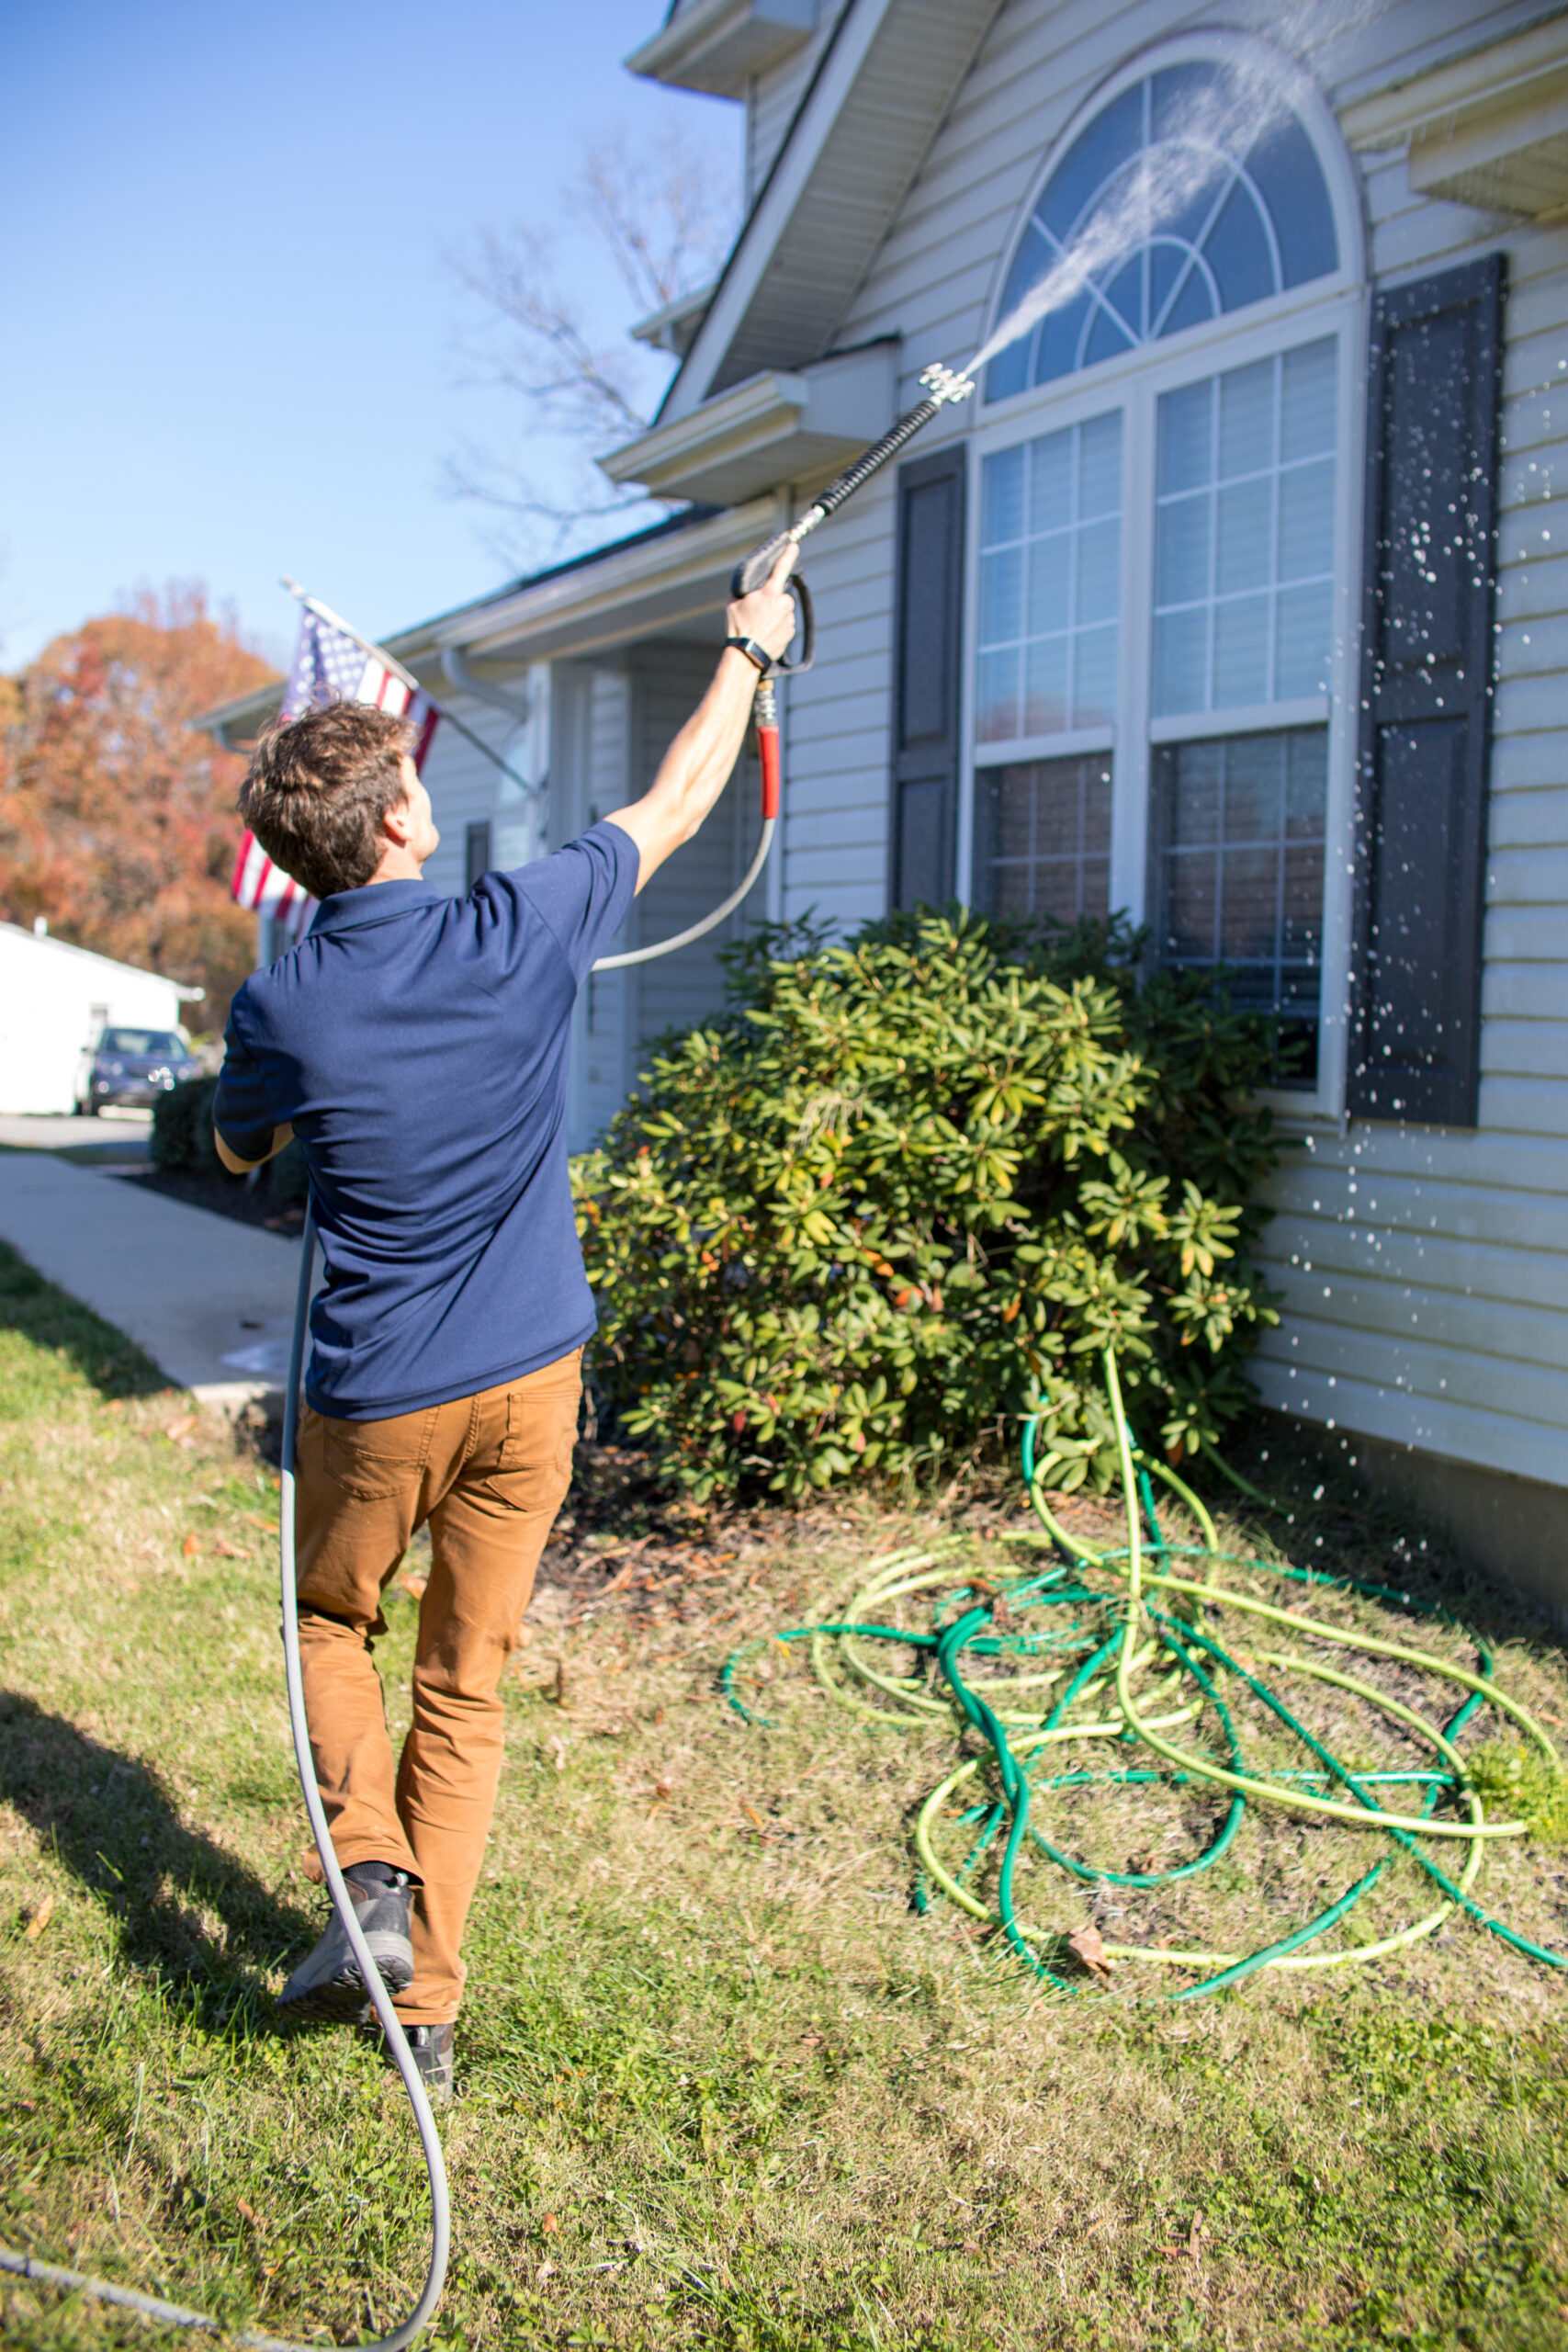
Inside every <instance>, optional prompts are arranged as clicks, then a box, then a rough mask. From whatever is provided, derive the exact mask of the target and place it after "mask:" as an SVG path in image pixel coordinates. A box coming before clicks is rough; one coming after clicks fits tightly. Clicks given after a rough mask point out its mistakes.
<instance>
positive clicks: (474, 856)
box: [463, 817, 490, 890]
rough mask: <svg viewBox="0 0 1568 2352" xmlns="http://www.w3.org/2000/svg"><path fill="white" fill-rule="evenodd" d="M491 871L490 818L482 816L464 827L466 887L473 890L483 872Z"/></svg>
mask: <svg viewBox="0 0 1568 2352" xmlns="http://www.w3.org/2000/svg"><path fill="white" fill-rule="evenodd" d="M489 872H490V819H489V818H488V817H480V818H479V820H477V822H475V823H474V824H471V825H467V826H465V827H464V829H463V873H464V876H465V877H466V878H465V880H464V885H463V887H464V888H465V889H467V890H471V889H472V888H473V887H474V884H475V883H476V882H477V881H478V880H479V876H480V875H481V874H488V873H489Z"/></svg>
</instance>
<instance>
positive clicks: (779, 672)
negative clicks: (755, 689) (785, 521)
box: [729, 531, 817, 678]
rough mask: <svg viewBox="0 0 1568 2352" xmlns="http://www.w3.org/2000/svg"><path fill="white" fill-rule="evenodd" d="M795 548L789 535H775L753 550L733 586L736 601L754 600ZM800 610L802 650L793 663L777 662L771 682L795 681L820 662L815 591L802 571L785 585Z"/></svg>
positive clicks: (744, 559) (739, 566)
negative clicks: (783, 557) (786, 551)
mask: <svg viewBox="0 0 1568 2352" xmlns="http://www.w3.org/2000/svg"><path fill="white" fill-rule="evenodd" d="M794 545H795V540H794V539H792V537H790V534H789V533H788V532H787V531H775V532H774V533H773V537H772V538H771V539H764V540H763V541H762V544H761V547H760V548H752V550H751V552H750V555H749V556H743V557H742V558H741V560H740V561H739V563H738V564H737V565H736V567H735V571H734V573H733V575H732V576H731V579H730V582H729V593H730V595H731V596H732V597H738V596H750V594H751V593H752V591H753V590H754V589H757V588H760V587H761V584H762V582H763V581H764V580H766V579H767V578H768V577H769V575H770V574H771V573H772V571H773V566H774V564H775V563H777V561H778V560H779V558H780V556H781V555H783V553H784V549H785V548H787V547H793V546H794ZM784 584H785V586H786V587H787V588H788V590H789V593H790V594H791V595H792V596H793V597H794V598H795V603H796V605H798V606H799V608H800V626H799V628H798V629H797V631H796V633H795V643H796V644H797V645H798V646H799V648H800V650H799V652H798V653H797V654H796V655H795V660H794V661H793V662H774V663H773V667H772V669H771V670H769V671H768V672H767V673H765V674H766V676H767V677H770V678H793V677H795V676H796V675H798V673H800V672H801V671H802V670H809V669H810V667H811V665H812V662H814V661H815V660H816V658H817V614H816V610H815V608H814V606H813V605H812V602H811V591H810V589H809V588H808V587H807V584H806V582H805V581H804V580H803V579H802V577H801V575H800V573H799V572H798V571H792V572H791V573H790V575H789V578H788V580H787V581H786V582H785V583H784Z"/></svg>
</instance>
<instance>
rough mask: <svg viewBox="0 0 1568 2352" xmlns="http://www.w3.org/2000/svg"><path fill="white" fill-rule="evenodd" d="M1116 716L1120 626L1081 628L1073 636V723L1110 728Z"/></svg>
mask: <svg viewBox="0 0 1568 2352" xmlns="http://www.w3.org/2000/svg"><path fill="white" fill-rule="evenodd" d="M1115 717H1116V625H1115V623H1114V622H1112V623H1111V627H1110V628H1086V629H1080V630H1079V632H1078V634H1077V637H1076V638H1075V639H1073V725H1074V726H1075V727H1109V726H1110V725H1111V722H1112V721H1113V720H1114V718H1115Z"/></svg>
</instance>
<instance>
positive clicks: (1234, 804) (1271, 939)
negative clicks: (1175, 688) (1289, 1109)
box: [1154, 727, 1328, 1085]
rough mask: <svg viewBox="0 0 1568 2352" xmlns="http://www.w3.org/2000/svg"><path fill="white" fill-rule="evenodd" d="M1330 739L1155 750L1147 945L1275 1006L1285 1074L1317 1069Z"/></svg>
mask: <svg viewBox="0 0 1568 2352" xmlns="http://www.w3.org/2000/svg"><path fill="white" fill-rule="evenodd" d="M1327 747H1328V736H1327V730H1326V729H1325V728H1321V727H1313V728H1299V729H1291V730H1290V731H1289V732H1288V733H1280V734H1269V735H1233V736H1222V737H1218V738H1215V739H1214V740H1213V741H1209V742H1204V743H1178V744H1167V745H1165V746H1163V747H1162V748H1161V749H1160V750H1158V751H1157V752H1156V754H1155V763H1154V793H1155V809H1154V817H1155V840H1156V915H1155V936H1156V951H1157V953H1158V955H1159V957H1160V960H1161V961H1162V962H1163V963H1166V964H1171V965H1176V966H1180V967H1189V968H1191V967H1197V968H1199V969H1201V968H1204V967H1210V966H1213V965H1215V964H1224V966H1225V967H1227V970H1226V981H1227V985H1228V987H1229V988H1230V990H1231V993H1232V995H1233V997H1234V998H1235V1001H1237V1002H1238V1003H1246V1004H1249V1005H1256V1006H1258V1007H1259V1008H1260V1009H1261V1010H1263V1011H1266V1012H1271V1013H1274V1014H1275V1015H1277V1016H1279V1017H1280V1021H1281V1024H1282V1025H1281V1032H1280V1035H1281V1048H1280V1051H1281V1067H1280V1082H1281V1083H1285V1084H1309V1085H1310V1084H1311V1083H1312V1081H1313V1077H1314V1072H1315V1069H1316V1050H1317V1048H1316V1037H1317V1017H1318V994H1319V986H1320V973H1319V957H1320V955H1321V949H1322V937H1323V883H1324V854H1325V853H1324V817H1325V780H1326V775H1327ZM1209 842H1215V843H1217V850H1216V849H1212V848H1209V847H1207V846H1205V844H1207V843H1209ZM1292 1039H1294V1040H1297V1041H1298V1043H1297V1044H1292Z"/></svg>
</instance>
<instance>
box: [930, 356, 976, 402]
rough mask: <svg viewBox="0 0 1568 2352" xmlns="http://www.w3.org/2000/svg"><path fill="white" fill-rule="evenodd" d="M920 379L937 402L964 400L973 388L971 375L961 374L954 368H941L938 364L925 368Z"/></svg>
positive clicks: (973, 380)
mask: <svg viewBox="0 0 1568 2352" xmlns="http://www.w3.org/2000/svg"><path fill="white" fill-rule="evenodd" d="M920 381H921V383H922V384H923V385H924V386H925V388H926V390H927V392H928V393H929V394H930V396H931V399H932V400H933V401H937V402H938V403H939V404H940V403H941V402H942V401H966V400H967V399H968V397H969V395H970V393H971V392H972V391H973V390H974V389H975V379H974V378H973V376H964V375H961V374H960V373H959V371H958V369H957V368H943V367H942V366H941V365H940V364H939V365H938V366H936V367H934V368H925V369H924V370H923V371H922V373H921V376H920Z"/></svg>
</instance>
